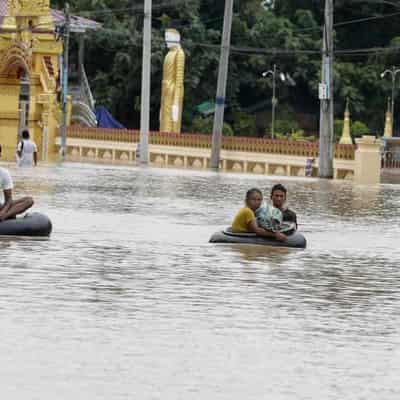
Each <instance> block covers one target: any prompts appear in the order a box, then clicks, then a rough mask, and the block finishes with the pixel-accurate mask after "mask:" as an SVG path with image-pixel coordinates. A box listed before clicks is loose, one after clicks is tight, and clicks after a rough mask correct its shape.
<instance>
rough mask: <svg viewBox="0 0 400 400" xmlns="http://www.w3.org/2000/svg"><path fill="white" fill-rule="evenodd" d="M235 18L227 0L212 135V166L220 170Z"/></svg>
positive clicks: (230, 4)
mask: <svg viewBox="0 0 400 400" xmlns="http://www.w3.org/2000/svg"><path fill="white" fill-rule="evenodd" d="M232 18H233V0H225V14H224V28H223V34H222V43H221V57H220V61H219V71H218V88H217V97H216V99H215V115H214V125H213V136H212V150H211V165H210V166H211V168H212V169H215V170H218V169H219V161H220V155H221V143H222V129H223V126H224V112H225V96H226V84H227V80H228V67H229V53H230V45H231V31H232Z"/></svg>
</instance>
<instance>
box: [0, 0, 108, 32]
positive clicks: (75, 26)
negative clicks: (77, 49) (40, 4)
mask: <svg viewBox="0 0 400 400" xmlns="http://www.w3.org/2000/svg"><path fill="white" fill-rule="evenodd" d="M51 15H52V17H53V20H54V24H55V25H56V26H61V25H63V24H64V21H65V15H64V13H63V12H62V11H59V10H51ZM5 16H7V0H0V28H1V27H2V25H3V19H4V17H5ZM100 28H101V24H99V23H98V22H96V21H93V20H91V19H87V18H83V17H78V16H75V15H72V16H71V32H86V31H87V30H97V29H100Z"/></svg>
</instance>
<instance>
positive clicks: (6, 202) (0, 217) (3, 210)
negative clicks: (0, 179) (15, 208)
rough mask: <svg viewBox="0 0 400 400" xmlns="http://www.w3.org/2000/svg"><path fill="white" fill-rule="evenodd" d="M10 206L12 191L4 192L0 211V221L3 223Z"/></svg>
mask: <svg viewBox="0 0 400 400" xmlns="http://www.w3.org/2000/svg"><path fill="white" fill-rule="evenodd" d="M11 205H12V190H11V189H7V190H4V205H3V207H2V208H1V210H0V221H4V218H5V216H6V214H7V212H8V210H9V209H10V207H11Z"/></svg>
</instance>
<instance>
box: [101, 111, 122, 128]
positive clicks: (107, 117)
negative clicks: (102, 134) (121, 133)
mask: <svg viewBox="0 0 400 400" xmlns="http://www.w3.org/2000/svg"><path fill="white" fill-rule="evenodd" d="M95 114H96V118H97V127H98V128H111V129H126V128H125V127H124V126H123V125H122V124H120V123H119V122H118V121H117V120H116V119H114V117H113V116H112V115H111V114H110V112H109V111H108V110H107V108H105V107H103V106H99V107H96V110H95Z"/></svg>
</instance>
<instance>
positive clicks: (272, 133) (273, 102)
mask: <svg viewBox="0 0 400 400" xmlns="http://www.w3.org/2000/svg"><path fill="white" fill-rule="evenodd" d="M275 107H276V64H274V70H273V72H272V116H271V138H272V139H274V138H275Z"/></svg>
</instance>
